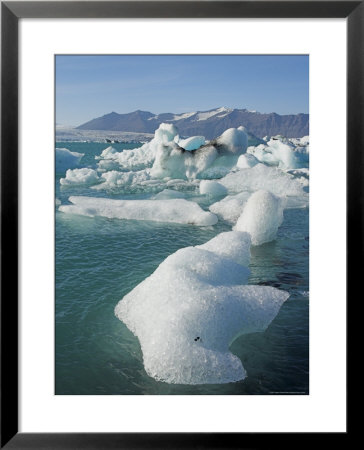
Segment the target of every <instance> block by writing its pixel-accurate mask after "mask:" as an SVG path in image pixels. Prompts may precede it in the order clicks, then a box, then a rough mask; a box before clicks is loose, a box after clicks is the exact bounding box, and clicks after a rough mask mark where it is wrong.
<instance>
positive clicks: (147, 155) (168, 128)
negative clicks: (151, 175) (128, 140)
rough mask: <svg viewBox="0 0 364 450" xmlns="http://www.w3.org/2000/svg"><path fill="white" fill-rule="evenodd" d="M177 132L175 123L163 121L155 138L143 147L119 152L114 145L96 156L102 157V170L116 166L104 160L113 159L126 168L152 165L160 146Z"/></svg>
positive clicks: (100, 163)
mask: <svg viewBox="0 0 364 450" xmlns="http://www.w3.org/2000/svg"><path fill="white" fill-rule="evenodd" d="M177 133H178V130H177V128H176V127H175V126H174V125H173V124H168V123H162V124H160V126H159V128H158V129H157V130H156V131H155V133H154V138H153V139H152V140H151V141H150V142H147V143H145V144H144V145H142V146H141V147H138V148H135V149H130V150H123V151H122V152H117V151H116V150H115V149H114V148H113V147H108V148H106V149H105V150H103V152H102V153H101V155H100V156H99V157H97V158H96V159H100V161H99V168H100V169H101V170H103V169H107V170H108V169H109V168H114V167H112V166H111V163H110V162H109V163H105V162H104V161H113V162H115V163H117V164H119V166H120V167H122V168H126V169H134V170H135V169H143V168H146V167H151V166H152V164H153V162H154V160H155V157H156V152H157V149H158V147H159V146H163V145H167V146H168V145H169V144H170V143H172V142H173V140H174V138H175V137H176V136H177Z"/></svg>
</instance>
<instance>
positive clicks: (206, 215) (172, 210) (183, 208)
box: [59, 196, 217, 226]
mask: <svg viewBox="0 0 364 450" xmlns="http://www.w3.org/2000/svg"><path fill="white" fill-rule="evenodd" d="M69 201H70V202H71V203H73V204H72V205H61V206H60V207H59V210H60V211H62V212H64V213H69V214H80V215H83V216H89V217H95V216H102V217H107V218H109V219H130V220H152V221H156V222H174V223H182V224H190V225H198V226H210V225H215V224H216V223H217V217H216V216H215V214H212V213H210V212H207V211H204V210H203V209H201V208H200V206H199V205H198V204H197V203H194V202H189V201H187V200H184V199H180V198H176V199H173V200H111V199H108V198H95V197H77V196H75V197H70V198H69Z"/></svg>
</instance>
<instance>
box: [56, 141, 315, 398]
mask: <svg viewBox="0 0 364 450" xmlns="http://www.w3.org/2000/svg"><path fill="white" fill-rule="evenodd" d="M107 146H108V144H103V143H76V142H74V143H70V142H67V143H57V147H59V148H67V149H69V150H70V151H72V152H79V153H84V157H83V158H82V163H81V164H80V167H90V168H94V169H95V168H96V161H95V156H97V155H100V153H101V152H102V150H104V149H105V148H106V147H107ZM112 146H113V147H114V148H115V149H116V150H117V151H119V152H120V151H121V150H123V149H124V148H135V147H136V145H135V144H112ZM62 177H64V172H63V173H57V174H56V181H55V182H56V198H57V199H58V201H60V202H61V203H62V204H68V203H69V202H68V199H69V197H70V196H72V195H77V196H79V195H82V196H93V197H107V198H114V199H145V198H150V196H151V195H154V194H156V193H158V192H160V191H161V190H162V189H163V187H161V186H159V185H156V186H154V187H153V186H148V187H146V188H145V189H142V188H138V189H135V188H131V187H129V188H125V189H118V190H114V191H110V190H109V191H104V190H93V189H90V187H86V186H63V187H61V186H60V179H61V178H62ZM185 191H186V194H187V195H189V196H194V195H196V193H195V186H191V188H188V187H186V186H185ZM198 202H199V204H200V206H201V207H202V208H203V209H206V210H207V209H208V206H209V205H210V204H211V199H208V198H205V197H203V196H200V198H199V199H198ZM55 220H56V299H55V301H56V318H55V320H56V383H55V384H56V394H61V395H62V394H68V395H69V394H71V395H72V394H75V395H127V394H132V395H136V394H159V395H163V394H167V395H172V394H188V395H195V394H204V395H206V394H207V395H208V394H221V395H226V394H233V395H241V394H243V395H244V394H253V395H259V394H263V395H264V394H285V393H286V394H308V389H309V367H308V359H309V358H308V357H309V339H308V328H309V326H308V325H309V297H308V292H309V280H308V259H309V210H308V208H298V209H286V210H285V211H284V221H283V224H282V225H281V227H280V228H279V230H278V234H277V239H276V240H274V241H273V242H269V243H266V244H263V245H260V246H256V247H252V249H251V253H252V255H251V264H250V266H249V268H250V270H251V275H250V278H249V284H255V285H266V286H273V287H277V288H279V289H282V290H285V291H287V292H288V293H289V294H290V297H289V299H288V300H287V301H286V302H285V303H284V304H283V306H282V307H281V310H280V311H279V313H278V315H277V317H276V318H275V319H274V320H273V322H272V323H271V325H270V326H269V327H268V329H267V330H266V331H265V332H264V333H254V334H249V335H244V336H241V337H239V338H238V339H236V340H235V341H234V342H233V343H232V345H231V347H230V349H231V351H232V353H234V354H235V355H237V356H238V357H239V358H240V359H241V361H242V363H243V366H244V368H245V370H246V371H247V374H248V377H247V378H246V379H244V380H242V381H238V382H235V383H226V384H215V385H212V384H202V385H177V384H167V383H164V382H159V381H156V380H155V379H153V378H151V377H149V376H148V375H147V374H146V372H145V369H144V366H143V355H142V352H141V348H140V344H139V341H138V339H137V338H136V337H135V336H134V335H133V333H132V332H131V331H130V330H129V329H128V328H127V327H126V326H125V325H124V323H123V322H121V321H120V320H118V319H117V318H116V317H115V314H114V308H115V306H116V304H117V303H118V302H119V300H120V299H122V298H123V296H124V295H126V294H127V293H128V292H130V291H131V290H132V289H133V288H134V287H135V286H136V285H138V284H139V283H140V282H142V281H143V280H144V279H145V278H146V277H148V276H149V275H150V274H152V273H153V272H154V271H155V269H156V268H157V267H158V266H159V264H160V263H161V262H162V261H163V260H164V259H165V258H166V257H167V256H169V255H171V254H172V253H174V252H175V251H177V250H178V249H180V248H183V247H187V246H191V245H199V244H203V243H205V242H206V241H208V240H209V239H211V238H213V237H214V236H216V235H217V234H219V233H221V232H222V231H229V230H231V225H229V224H227V223H225V222H224V221H221V220H219V222H218V223H217V224H216V225H214V226H208V227H198V226H193V225H181V224H172V223H163V222H151V221H136V220H117V219H107V218H104V217H84V216H79V215H73V214H64V213H62V212H59V211H58V206H56V211H55Z"/></svg>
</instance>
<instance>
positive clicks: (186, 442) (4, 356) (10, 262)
mask: <svg viewBox="0 0 364 450" xmlns="http://www.w3.org/2000/svg"><path fill="white" fill-rule="evenodd" d="M116 17H120V18H173V17H181V18H237V17H242V18H346V19H347V38H348V40H347V45H348V47H347V74H348V84H347V180H348V183H347V286H348V288H347V304H348V302H349V299H350V298H352V297H354V293H356V292H357V289H358V288H359V281H360V280H361V277H362V274H363V273H364V270H363V269H364V264H363V203H364V195H363V194H364V186H363V181H362V174H363V173H364V170H363V169H364V165H363V149H364V1H259V0H255V1H213V2H206V1H195V2H189V1H174V2H168V3H166V2H164V1H121V2H120V1H114V2H112V1H111V2H108V1H93V2H81V1H78V2H77V1H75V2H73V1H70V2H61V1H55V2H47V1H45V2H43V1H38V2H21V1H19V2H17V1H9V2H7V1H5V2H2V3H1V51H2V53H1V88H2V96H1V249H2V251H1V448H6V449H104V448H105V449H106V448H110V449H111V448H112V449H116V448H122V449H124V448H125V449H137V448H138V449H139V448H146V447H148V446H149V447H150V448H155V449H163V448H172V449H182V448H195V449H202V448H221V449H227V448H261V447H268V448H270V447H271V446H272V444H273V443H274V445H280V447H290V448H292V446H293V445H295V444H296V443H300V444H303V445H305V444H306V445H307V444H308V443H309V441H311V439H312V438H314V439H315V441H314V442H315V445H317V446H318V445H321V444H324V443H325V444H326V445H327V442H328V440H327V438H328V436H327V434H326V433H315V434H312V433H302V434H297V433H172V434H171V433H54V434H52V433H18V400H19V397H18V369H19V366H18V332H19V329H18V281H19V280H18V181H19V180H18V54H19V43H18V22H19V19H21V18H37V19H41V18H44V19H48V18H116ZM9 105H10V107H9ZM359 292H360V291H359ZM352 300H354V298H352ZM347 348H348V349H349V348H350V347H349V345H348V346H347ZM333 395H334V393H333ZM347 418H349V414H348V415H347ZM349 430H350V428H349V421H348V419H347V432H346V433H330V434H331V435H334V438H335V443H336V444H339V445H340V444H341V445H347V444H348V442H347V440H348V437H349ZM350 431H351V430H350Z"/></svg>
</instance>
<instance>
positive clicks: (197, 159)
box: [151, 124, 248, 179]
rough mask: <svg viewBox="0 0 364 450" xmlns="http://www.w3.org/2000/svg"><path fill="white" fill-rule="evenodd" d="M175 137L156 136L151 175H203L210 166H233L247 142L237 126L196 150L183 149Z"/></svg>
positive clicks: (200, 176) (159, 176)
mask: <svg viewBox="0 0 364 450" xmlns="http://www.w3.org/2000/svg"><path fill="white" fill-rule="evenodd" d="M162 125H166V124H161V126H162ZM161 126H160V127H161ZM157 131H158V130H157ZM157 131H156V133H157ZM174 132H176V133H177V130H175V131H174ZM171 135H172V133H171ZM176 136H177V134H176ZM191 139H192V138H191ZM176 140H177V139H175V138H174V140H173V141H172V140H169V141H168V140H167V139H164V140H163V141H162V140H161V139H159V142H158V143H157V149H156V153H155V161H154V164H153V167H152V171H151V174H152V176H153V177H156V178H165V177H174V178H185V179H186V178H187V179H196V178H204V176H203V173H204V172H205V171H206V170H208V169H209V168H211V167H212V166H217V167H219V166H221V165H222V166H226V167H227V168H231V167H233V166H234V165H235V164H236V161H237V158H238V157H239V155H241V154H242V153H244V152H246V150H247V142H248V138H247V135H246V133H245V131H243V130H241V129H238V128H229V129H228V130H226V131H225V132H224V133H223V134H222V135H221V136H219V137H218V138H217V139H215V140H213V141H210V142H209V143H208V144H205V145H203V146H201V147H199V148H198V149H197V150H185V149H184V148H182V147H181V146H180V143H179V140H177V141H178V144H177V143H176V142H175V141H176Z"/></svg>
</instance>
